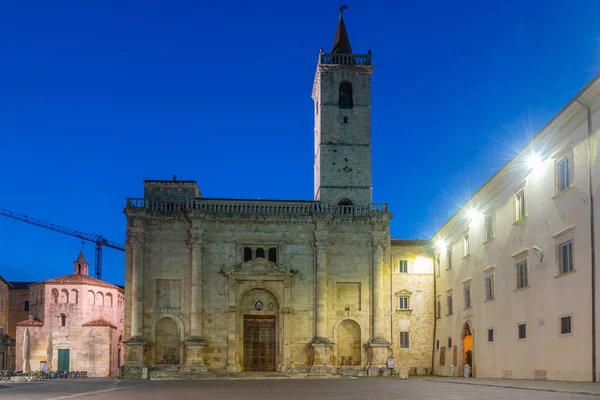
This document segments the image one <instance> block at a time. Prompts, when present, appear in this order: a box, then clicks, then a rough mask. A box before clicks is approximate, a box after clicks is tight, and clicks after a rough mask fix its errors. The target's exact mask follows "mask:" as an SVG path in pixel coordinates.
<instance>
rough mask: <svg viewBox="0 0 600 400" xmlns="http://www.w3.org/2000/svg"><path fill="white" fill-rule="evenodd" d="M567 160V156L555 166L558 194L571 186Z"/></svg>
mask: <svg viewBox="0 0 600 400" xmlns="http://www.w3.org/2000/svg"><path fill="white" fill-rule="evenodd" d="M569 158H570V157H569V156H568V155H567V156H565V157H563V158H561V159H560V160H558V161H557V162H556V164H555V174H556V193H560V192H562V191H563V190H565V189H567V188H568V187H569V186H571V179H570V178H571V177H570V171H569V166H570V163H569Z"/></svg>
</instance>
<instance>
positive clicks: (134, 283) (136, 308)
mask: <svg viewBox="0 0 600 400" xmlns="http://www.w3.org/2000/svg"><path fill="white" fill-rule="evenodd" d="M127 247H128V248H129V251H130V252H131V263H132V268H131V270H132V276H131V334H130V337H131V338H142V337H143V333H142V327H143V318H144V234H143V232H137V231H134V232H130V233H129V234H128V237H127Z"/></svg>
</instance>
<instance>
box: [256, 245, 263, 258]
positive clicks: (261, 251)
mask: <svg viewBox="0 0 600 400" xmlns="http://www.w3.org/2000/svg"><path fill="white" fill-rule="evenodd" d="M259 257H260V258H265V249H263V248H262V247H259V248H258V249H256V258H259Z"/></svg>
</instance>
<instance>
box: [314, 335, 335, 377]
mask: <svg viewBox="0 0 600 400" xmlns="http://www.w3.org/2000/svg"><path fill="white" fill-rule="evenodd" d="M311 345H312V348H313V363H312V365H311V366H310V368H309V372H311V373H319V374H331V373H335V371H336V368H335V367H334V366H333V365H331V349H332V348H333V346H335V343H333V342H332V341H331V340H329V339H327V338H322V337H315V338H314V339H313V340H312V342H311Z"/></svg>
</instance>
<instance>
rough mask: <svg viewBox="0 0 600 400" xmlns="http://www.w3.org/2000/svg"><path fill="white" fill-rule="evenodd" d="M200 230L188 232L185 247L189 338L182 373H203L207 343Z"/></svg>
mask: <svg viewBox="0 0 600 400" xmlns="http://www.w3.org/2000/svg"><path fill="white" fill-rule="evenodd" d="M202 233H203V232H202V230H198V229H190V230H189V231H188V240H187V245H188V248H189V250H190V254H189V260H190V271H191V276H190V286H191V295H190V336H188V337H187V338H186V340H185V365H184V367H183V371H187V372H204V371H207V370H208V368H207V367H206V366H205V365H204V349H205V347H206V346H207V344H208V343H207V341H206V340H205V339H204V338H203V337H202V318H203V313H202V310H203V302H202V282H203V279H202V274H203V270H202V244H203V243H204V242H203V240H202Z"/></svg>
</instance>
